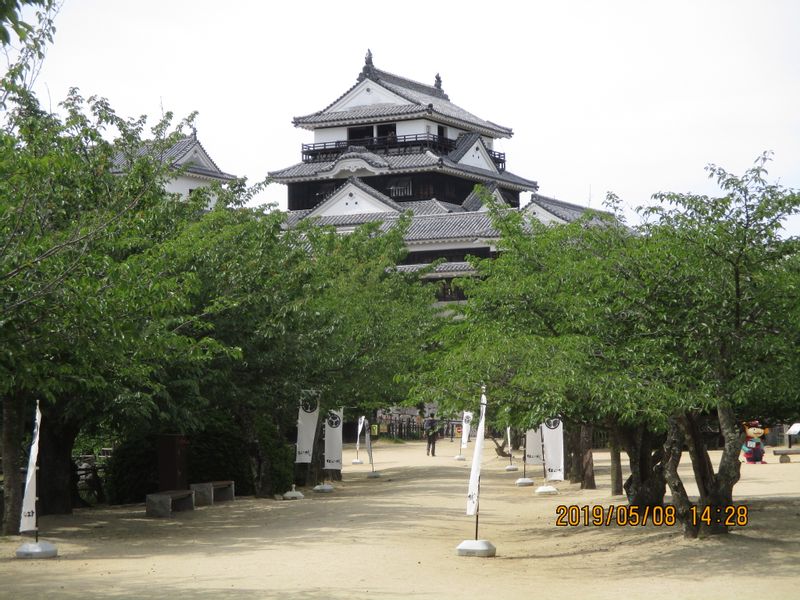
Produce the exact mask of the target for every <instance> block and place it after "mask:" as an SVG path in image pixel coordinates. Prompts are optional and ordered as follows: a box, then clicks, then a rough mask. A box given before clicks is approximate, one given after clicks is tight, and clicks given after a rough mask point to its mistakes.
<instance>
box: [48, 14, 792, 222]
mask: <svg viewBox="0 0 800 600" xmlns="http://www.w3.org/2000/svg"><path fill="white" fill-rule="evenodd" d="M56 26H57V29H58V31H57V33H56V37H55V43H54V45H53V47H52V48H51V49H50V50H49V53H48V57H47V59H46V61H45V65H44V68H43V70H42V72H41V75H40V77H39V80H38V82H37V88H38V90H39V91H40V92H41V93H42V98H43V99H46V98H47V97H48V94H49V97H50V100H51V102H52V103H53V107H55V104H56V103H57V102H59V101H60V100H61V99H63V98H64V96H65V94H66V91H67V89H68V87H70V86H77V87H79V88H80V89H81V91H82V93H83V94H84V95H90V94H98V95H102V96H105V97H107V98H108V99H109V100H110V101H111V105H112V106H113V107H114V108H115V109H116V110H117V112H118V113H119V114H121V115H124V116H138V115H140V114H147V115H150V116H152V117H154V118H155V117H157V116H159V115H160V114H161V111H162V107H163V109H164V110H171V111H173V112H174V113H175V114H176V115H177V116H185V115H187V114H188V113H189V112H191V111H193V110H197V111H199V113H200V114H199V118H198V120H197V125H198V137H199V138H200V140H201V142H202V143H203V145H204V147H205V148H206V150H207V151H208V152H209V154H210V155H211V157H212V158H213V159H214V160H215V162H216V163H217V165H219V167H220V168H221V169H223V170H224V171H227V172H229V173H233V174H236V175H240V176H243V175H245V176H247V177H248V178H249V179H250V180H251V181H256V180H259V179H261V178H263V177H265V176H266V174H267V172H269V171H273V170H277V169H281V168H284V167H287V166H290V165H292V164H294V163H297V162H299V161H300V144H301V143H303V142H311V141H313V133H312V132H310V131H305V130H302V129H295V128H294V127H293V126H292V122H291V121H292V117H294V116H300V115H305V114H308V113H311V112H315V111H317V110H320V109H322V108H324V107H325V106H327V105H328V104H329V103H331V102H332V101H333V100H334V99H336V98H337V97H338V96H340V95H341V94H342V93H343V92H345V91H346V90H347V89H348V88H349V87H350V86H351V85H353V84H354V83H355V81H356V76H357V75H358V73H359V72H360V70H361V67H362V66H363V63H364V55H365V54H366V51H367V48H370V49H372V52H373V55H374V63H375V66H376V67H377V68H379V69H383V70H386V71H389V72H392V73H396V74H398V75H403V76H405V77H409V78H411V79H416V80H418V81H423V82H426V83H433V80H434V76H435V74H436V73H437V72H438V73H440V74H441V76H442V80H443V88H444V90H445V92H447V93H448V95H449V96H450V99H451V101H453V102H454V103H456V104H458V105H459V106H461V107H463V108H465V109H467V110H469V111H470V112H472V113H474V114H476V115H478V116H479V117H482V118H484V119H488V120H491V121H494V122H496V123H500V124H502V125H505V126H508V127H512V128H513V130H514V136H513V137H512V138H511V139H510V140H500V143H499V144H497V145H496V146H495V149H497V150H500V151H503V152H506V153H507V166H508V170H509V171H511V172H513V173H516V174H518V175H521V176H523V177H526V178H528V179H534V180H536V181H538V182H539V186H540V192H541V193H543V194H545V195H548V196H553V197H556V198H559V199H562V200H566V201H570V202H575V203H578V204H583V205H587V204H589V203H590V202H591V206H593V207H600V204H601V202H602V201H603V199H604V197H605V193H606V191H608V190H613V191H614V192H616V193H617V194H618V195H619V196H620V197H622V199H623V200H624V201H625V203H626V205H628V206H636V205H640V204H643V203H647V202H649V199H650V196H651V194H653V193H654V192H657V191H679V192H693V193H707V194H714V193H716V187H715V186H714V185H713V184H712V182H710V181H709V180H708V179H707V177H706V173H705V171H704V167H705V166H706V165H707V164H708V163H710V162H713V163H716V164H719V165H721V166H723V167H725V168H726V169H727V170H729V171H731V172H734V173H737V174H740V173H742V172H743V171H744V169H746V168H747V167H749V166H750V165H751V164H752V162H753V160H754V159H755V158H756V157H757V156H758V155H759V154H760V153H761V152H762V151H764V150H772V151H774V152H775V159H774V161H773V162H772V163H771V166H770V178H771V179H779V180H780V182H781V183H782V184H783V185H785V186H787V187H793V188H800V27H799V26H800V2H796V1H794V0H783V1H781V0H763V1H761V2H753V1H752V0H749V1H739V0H714V1H712V0H708V1H702V0H688V1H686V0H669V1H662V2H655V1H643V0H638V1H629V2H624V1H615V0H610V1H602V2H600V1H554V0H546V1H540V0H535V1H531V0H529V1H527V2H511V1H506V2H503V1H496V2H471V1H465V0H462V1H441V0H440V1H434V0H426V1H417V0H403V1H402V2H380V1H374V0H373V1H371V2H348V1H345V0H340V1H338V2H331V1H328V2H318V1H312V0H304V1H302V2H299V1H295V2H281V3H280V4H277V3H271V2H270V3H267V2H260V1H244V0H228V2H225V3H222V2H210V1H205V0H193V1H183V0H136V1H135V2H131V1H130V0H66V2H65V4H64V6H63V8H62V10H61V13H60V15H59V16H58V18H57V21H56ZM260 200H261V201H264V202H277V203H280V205H281V206H282V207H285V205H286V188H285V186H282V185H279V184H273V185H271V186H270V187H269V189H268V190H267V192H265V193H264V194H263V195H262V197H261V198H260ZM789 231H790V232H791V233H793V234H800V219H797V220H795V221H793V222H792V223H791V225H790V226H789Z"/></svg>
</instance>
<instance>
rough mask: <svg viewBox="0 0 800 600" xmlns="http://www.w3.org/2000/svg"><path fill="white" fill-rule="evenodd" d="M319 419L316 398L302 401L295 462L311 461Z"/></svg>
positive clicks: (298, 418) (299, 410)
mask: <svg viewBox="0 0 800 600" xmlns="http://www.w3.org/2000/svg"><path fill="white" fill-rule="evenodd" d="M318 419H319V403H318V402H317V401H316V400H315V399H307V400H304V401H303V402H301V403H300V408H299V409H298V411H297V453H296V454H295V459H294V462H296V463H310V462H311V453H312V449H313V448H314V434H315V433H316V432H317V420H318Z"/></svg>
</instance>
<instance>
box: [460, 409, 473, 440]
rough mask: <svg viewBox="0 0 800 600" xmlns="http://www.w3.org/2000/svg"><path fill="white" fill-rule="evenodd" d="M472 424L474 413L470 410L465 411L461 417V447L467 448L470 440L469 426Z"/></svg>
mask: <svg viewBox="0 0 800 600" xmlns="http://www.w3.org/2000/svg"><path fill="white" fill-rule="evenodd" d="M471 426H472V413H471V412H469V411H468V410H465V411H464V416H463V417H462V419H461V447H462V448H466V447H467V442H469V428H470V427H471Z"/></svg>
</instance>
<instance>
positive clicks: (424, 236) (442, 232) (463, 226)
mask: <svg viewBox="0 0 800 600" xmlns="http://www.w3.org/2000/svg"><path fill="white" fill-rule="evenodd" d="M408 204H410V203H408ZM310 213H311V211H310V210H298V211H290V212H289V213H288V214H287V218H286V227H289V228H291V227H296V226H297V225H298V224H299V223H300V221H302V220H303V219H305V218H307V217H308V215H309V214H310ZM399 218H400V213H396V212H377V213H361V214H352V215H327V216H319V217H311V219H313V221H314V223H315V224H317V225H323V226H324V225H333V226H334V227H355V226H357V225H363V224H364V223H374V222H376V221H382V222H383V223H384V225H383V227H382V229H387V228H389V227H391V226H392V225H393V224H394V223H395V222H396V221H397V220H398V219H399ZM497 237H499V233H498V231H497V230H496V229H495V228H494V227H493V226H492V222H491V218H490V217H489V215H488V214H487V213H476V212H463V211H462V212H443V213H438V214H430V213H428V214H425V213H418V214H413V215H412V217H411V222H410V223H409V226H408V230H407V231H406V235H405V239H406V241H407V242H411V243H413V242H427V241H434V240H435V241H447V240H464V239H467V240H474V239H476V238H497Z"/></svg>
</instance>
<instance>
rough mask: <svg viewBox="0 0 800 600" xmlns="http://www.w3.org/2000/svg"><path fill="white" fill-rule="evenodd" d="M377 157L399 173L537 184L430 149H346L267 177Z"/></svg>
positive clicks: (297, 176)
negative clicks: (447, 174) (377, 151)
mask: <svg viewBox="0 0 800 600" xmlns="http://www.w3.org/2000/svg"><path fill="white" fill-rule="evenodd" d="M373 157H378V158H380V159H381V160H383V161H385V163H386V164H387V165H388V166H387V167H384V168H386V169H387V170H388V171H399V172H404V171H408V172H411V171H413V172H420V171H432V170H445V171H449V172H451V173H452V174H454V175H457V176H460V177H467V178H469V179H472V180H473V181H476V182H479V183H483V182H487V181H495V182H498V183H501V184H505V185H506V187H512V188H515V189H520V190H529V191H535V190H536V189H538V187H539V184H537V183H536V182H535V181H531V180H529V179H525V178H523V177H519V176H518V175H514V174H513V173H511V172H509V171H502V172H500V173H495V172H493V171H488V170H487V169H481V168H479V167H473V166H472V165H462V164H459V163H456V162H454V161H453V160H451V159H450V158H448V157H440V156H437V155H435V154H434V153H433V152H431V151H430V150H426V151H425V152H416V153H409V154H387V155H381V156H378V155H376V154H374V153H372V152H366V151H365V152H363V153H358V152H348V153H346V154H343V155H342V156H339V157H337V158H336V160H324V161H319V162H302V163H298V164H296V165H293V166H291V167H287V168H286V169H281V170H280V171H273V172H272V173H270V174H269V176H270V177H271V178H272V179H274V180H276V181H279V182H285V183H290V182H292V181H308V180H313V179H317V178H320V177H324V176H325V175H326V173H329V172H330V171H332V170H333V168H334V167H335V165H336V163H337V162H339V161H341V160H344V159H345V158H362V159H363V160H364V161H365V162H367V163H368V164H371V165H372V166H375V167H376V168H377V167H378V164H376V163H375V158H373Z"/></svg>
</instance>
